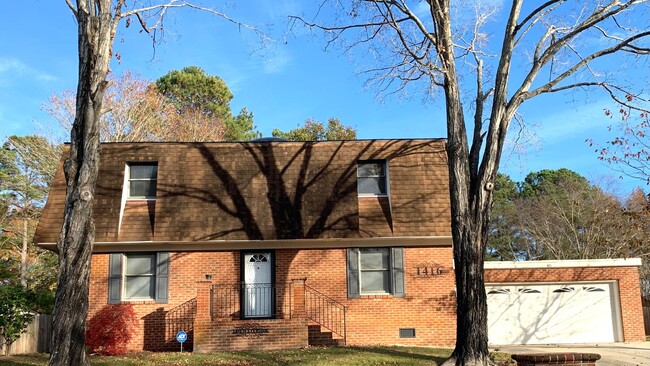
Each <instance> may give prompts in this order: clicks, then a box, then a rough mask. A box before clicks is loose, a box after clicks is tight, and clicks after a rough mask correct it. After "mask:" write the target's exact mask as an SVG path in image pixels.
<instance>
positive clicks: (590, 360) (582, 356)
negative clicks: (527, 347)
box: [512, 353, 600, 366]
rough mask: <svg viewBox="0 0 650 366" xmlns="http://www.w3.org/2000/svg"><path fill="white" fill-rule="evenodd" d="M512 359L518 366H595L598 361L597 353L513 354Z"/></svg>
mask: <svg viewBox="0 0 650 366" xmlns="http://www.w3.org/2000/svg"><path fill="white" fill-rule="evenodd" d="M512 359H513V360H515V361H517V365H519V366H533V365H534V366H547V365H580V366H595V365H596V361H598V360H600V355H599V354H597V353H533V354H514V355H512Z"/></svg>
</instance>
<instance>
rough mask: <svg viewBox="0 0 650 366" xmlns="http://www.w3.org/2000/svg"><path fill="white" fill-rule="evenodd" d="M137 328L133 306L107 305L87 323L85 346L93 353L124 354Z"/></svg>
mask: <svg viewBox="0 0 650 366" xmlns="http://www.w3.org/2000/svg"><path fill="white" fill-rule="evenodd" d="M137 327H138V318H137V316H136V315H135V310H133V305H131V304H116V305H107V306H105V307H104V308H103V309H101V310H100V311H98V312H97V313H96V314H95V315H94V316H93V317H92V318H91V319H90V320H89V321H88V328H87V330H86V345H87V346H88V349H89V351H90V352H93V353H99V354H102V355H121V354H124V353H126V352H127V346H128V344H129V340H130V339H131V337H132V336H133V333H134V329H135V328H137Z"/></svg>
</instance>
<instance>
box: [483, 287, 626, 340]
mask: <svg viewBox="0 0 650 366" xmlns="http://www.w3.org/2000/svg"><path fill="white" fill-rule="evenodd" d="M486 291H487V298H488V336H489V343H490V344H493V345H497V344H548V343H594V342H616V341H619V340H620V339H619V338H620V337H619V333H620V332H619V331H618V326H617V324H618V315H617V314H618V311H617V310H616V309H618V306H617V305H616V302H615V300H614V299H615V298H616V296H613V295H614V294H615V293H616V291H615V289H614V283H571V284H528V285H522V284H517V285H514V284H507V285H487V286H486Z"/></svg>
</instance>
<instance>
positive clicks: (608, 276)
mask: <svg viewBox="0 0 650 366" xmlns="http://www.w3.org/2000/svg"><path fill="white" fill-rule="evenodd" d="M574 281H616V283H617V284H618V292H619V299H620V305H621V321H622V323H623V324H622V325H623V339H624V341H625V342H633V341H644V340H645V332H644V329H643V309H642V306H641V288H640V282H639V270H638V268H637V267H580V268H518V269H487V270H486V271H485V282H488V283H489V282H493V283H517V282H529V283H534V282H574Z"/></svg>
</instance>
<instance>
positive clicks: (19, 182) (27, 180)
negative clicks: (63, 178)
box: [0, 136, 59, 289]
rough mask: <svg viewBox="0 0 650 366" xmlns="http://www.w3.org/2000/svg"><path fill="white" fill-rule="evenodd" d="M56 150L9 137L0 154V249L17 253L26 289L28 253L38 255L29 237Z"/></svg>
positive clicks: (40, 140)
mask: <svg viewBox="0 0 650 366" xmlns="http://www.w3.org/2000/svg"><path fill="white" fill-rule="evenodd" d="M58 150H59V149H58V148H57V147H56V146H53V145H51V144H50V143H49V142H48V141H46V140H45V139H43V138H41V137H38V136H24V137H17V136H11V137H9V138H8V139H7V141H6V142H5V143H4V144H3V146H2V149H1V150H0V200H1V201H2V206H3V207H5V209H4V210H3V214H4V215H3V217H2V220H0V222H1V223H2V225H1V226H0V229H2V231H3V235H1V236H0V249H2V251H6V252H8V253H10V254H11V253H18V255H17V256H19V257H20V260H19V263H20V266H19V278H20V283H21V285H22V286H23V287H24V288H26V289H27V288H28V264H29V262H30V258H29V257H30V253H34V254H35V252H37V251H36V249H35V248H34V245H33V243H32V236H33V233H34V229H35V226H36V223H37V222H38V218H39V216H40V213H41V210H42V207H43V204H44V201H45V197H46V196H47V191H48V187H49V183H50V181H51V179H52V177H53V175H54V169H56V163H54V164H52V163H53V161H55V160H56V152H57V151H58ZM31 261H33V260H31ZM30 280H31V279H30Z"/></svg>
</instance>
